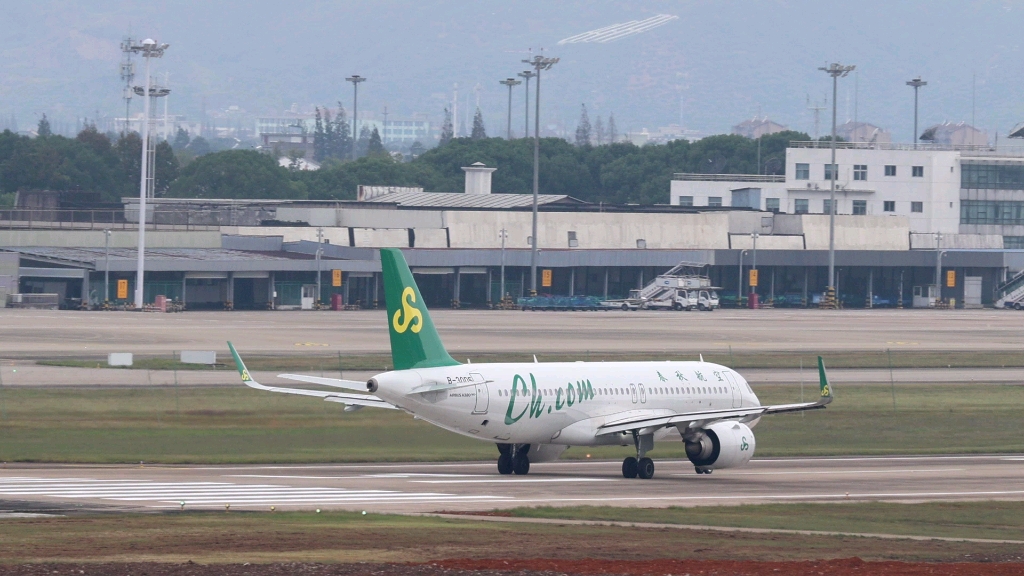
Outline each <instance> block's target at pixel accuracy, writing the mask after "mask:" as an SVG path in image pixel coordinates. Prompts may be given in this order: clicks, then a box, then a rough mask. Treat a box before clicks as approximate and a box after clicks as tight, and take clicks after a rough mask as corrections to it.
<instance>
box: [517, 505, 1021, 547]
mask: <svg viewBox="0 0 1024 576" xmlns="http://www.w3.org/2000/svg"><path fill="white" fill-rule="evenodd" d="M501 513H502V514H506V513H507V514H510V515H512V516H516V517H521V518H557V519H563V520H566V519H568V520H604V521H614V522H652V523H658V524H687V525H702V526H728V527H736V528H772V529H780V530H814V531H824V532H845V533H858V534H898V535H901V536H930V537H943V538H981V539H992V540H1021V539H1024V502H1001V501H1000V502H991V501H990V502H927V503H920V504H898V503H892V502H854V503H846V502H842V503H834V504H748V505H742V506H702V507H678V506H673V507H669V508H618V507H613V506H579V507H565V508H556V507H541V508H515V509H513V510H503V511H501Z"/></svg>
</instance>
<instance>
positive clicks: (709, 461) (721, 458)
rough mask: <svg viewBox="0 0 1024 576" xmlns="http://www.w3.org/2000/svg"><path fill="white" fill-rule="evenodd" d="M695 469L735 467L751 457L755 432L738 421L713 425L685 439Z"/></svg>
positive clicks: (687, 451) (687, 452)
mask: <svg viewBox="0 0 1024 576" xmlns="http://www.w3.org/2000/svg"><path fill="white" fill-rule="evenodd" d="M684 442H685V443H686V457H687V458H689V459H690V462H693V465H694V466H701V467H707V468H735V467H737V466H742V465H744V464H746V463H747V462H750V459H751V458H752V457H753V456H754V446H755V444H756V443H755V441H754V433H753V432H752V431H751V430H750V428H749V427H747V425H746V424H743V423H741V422H729V421H726V422H716V423H714V424H712V425H711V426H708V427H707V428H705V429H703V430H701V431H700V432H698V433H696V434H694V435H693V436H692V437H687V438H686V439H684Z"/></svg>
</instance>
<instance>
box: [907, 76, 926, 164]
mask: <svg viewBox="0 0 1024 576" xmlns="http://www.w3.org/2000/svg"><path fill="white" fill-rule="evenodd" d="M927 85H928V83H927V82H925V81H924V80H921V77H920V76H918V77H917V78H914V79H913V80H908V81H907V86H910V87H912V88H913V89H914V147H915V148H917V89H918V88H920V87H921V86H927Z"/></svg>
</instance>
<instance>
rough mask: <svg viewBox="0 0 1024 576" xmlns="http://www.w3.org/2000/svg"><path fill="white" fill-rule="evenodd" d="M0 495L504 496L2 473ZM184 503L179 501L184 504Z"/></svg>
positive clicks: (121, 498) (294, 500) (199, 498)
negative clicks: (88, 478) (23, 475)
mask: <svg viewBox="0 0 1024 576" xmlns="http://www.w3.org/2000/svg"><path fill="white" fill-rule="evenodd" d="M0 496H43V497H49V498H75V499H80V498H82V499H85V498H88V499H99V500H109V501H115V502H155V503H161V504H163V503H174V504H179V503H180V502H181V501H184V502H186V503H187V504H188V505H200V506H201V505H207V504H217V505H224V504H237V505H241V506H245V505H251V506H254V505H268V504H332V503H333V504H338V503H346V502H360V503H371V504H372V503H382V504H386V503H395V502H438V503H444V502H458V501H467V500H469V501H490V500H500V498H498V497H496V496H488V495H456V494H447V493H441V492H401V491H397V490H348V489H342V488H324V487H293V486H278V485H274V484H235V483H229V482H153V481H148V480H137V481H123V480H99V479H96V480H85V479H81V478H26V477H6V478H0ZM179 505H180V504H179Z"/></svg>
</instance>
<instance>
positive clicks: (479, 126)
mask: <svg viewBox="0 0 1024 576" xmlns="http://www.w3.org/2000/svg"><path fill="white" fill-rule="evenodd" d="M469 137H470V138H472V139H473V140H483V139H484V138H487V130H485V129H484V115H483V114H481V113H480V108H477V109H476V114H474V115H473V131H472V132H471V133H470V135H469Z"/></svg>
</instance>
